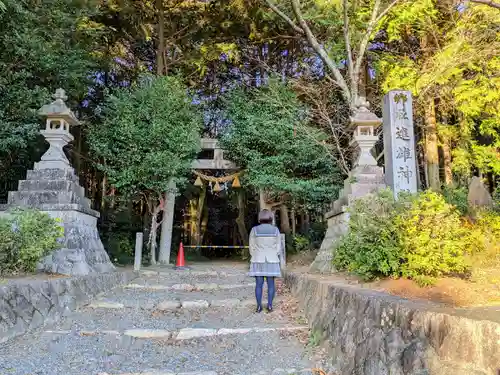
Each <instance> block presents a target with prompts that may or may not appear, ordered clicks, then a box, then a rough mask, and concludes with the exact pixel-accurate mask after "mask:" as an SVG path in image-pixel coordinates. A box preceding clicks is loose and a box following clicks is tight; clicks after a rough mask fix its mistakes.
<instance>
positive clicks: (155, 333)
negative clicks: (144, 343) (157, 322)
mask: <svg viewBox="0 0 500 375" xmlns="http://www.w3.org/2000/svg"><path fill="white" fill-rule="evenodd" d="M124 335H125V336H130V337H134V338H137V339H169V338H171V337H172V332H170V331H166V330H164V329H129V330H126V331H125V333H124Z"/></svg>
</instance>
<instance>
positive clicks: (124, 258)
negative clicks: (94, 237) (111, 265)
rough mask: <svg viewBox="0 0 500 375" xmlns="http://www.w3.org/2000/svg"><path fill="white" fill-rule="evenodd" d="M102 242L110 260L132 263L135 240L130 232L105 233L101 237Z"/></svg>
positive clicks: (118, 262) (119, 262)
mask: <svg viewBox="0 0 500 375" xmlns="http://www.w3.org/2000/svg"><path fill="white" fill-rule="evenodd" d="M103 243H104V245H105V248H106V251H107V252H108V254H109V257H110V259H111V261H113V262H115V263H117V264H133V263H134V247H135V242H134V240H133V239H132V235H131V234H130V233H123V232H110V233H107V234H106V235H105V237H103Z"/></svg>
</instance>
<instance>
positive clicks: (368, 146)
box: [351, 98, 382, 169]
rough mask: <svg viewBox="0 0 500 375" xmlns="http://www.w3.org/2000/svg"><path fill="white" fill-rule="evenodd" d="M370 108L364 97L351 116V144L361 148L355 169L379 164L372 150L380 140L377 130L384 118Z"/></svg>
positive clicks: (354, 164)
mask: <svg viewBox="0 0 500 375" xmlns="http://www.w3.org/2000/svg"><path fill="white" fill-rule="evenodd" d="M369 108H370V104H369V103H368V102H367V101H366V100H365V99H364V98H360V99H359V100H358V104H357V109H356V110H355V111H354V116H352V117H351V124H352V126H353V127H354V136H353V139H352V141H351V145H353V146H355V147H357V148H358V149H359V150H358V152H359V153H358V156H357V159H356V160H355V161H354V163H353V167H354V169H356V168H358V167H365V168H366V167H371V166H377V161H376V160H375V158H374V157H373V155H372V153H371V150H372V148H373V146H375V143H377V141H378V137H377V136H376V130H377V128H378V127H379V126H380V125H381V124H382V119H380V118H378V117H377V116H376V115H375V114H374V113H373V112H371V111H370V109H369Z"/></svg>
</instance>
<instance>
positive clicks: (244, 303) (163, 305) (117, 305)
mask: <svg viewBox="0 0 500 375" xmlns="http://www.w3.org/2000/svg"><path fill="white" fill-rule="evenodd" d="M266 298H267V296H266V295H265V294H264V296H263V301H264V302H265V301H266ZM281 301H282V299H281V298H279V297H276V298H275V299H274V307H277V306H278V304H279V303H280V302H281ZM255 305H256V302H255V299H254V298H251V299H239V298H230V299H211V300H206V299H205V300H204V299H201V300H183V301H182V300H179V299H168V300H163V301H159V302H158V303H156V304H145V305H143V306H141V308H142V309H143V310H153V311H177V310H179V309H184V310H202V309H208V308H213V309H235V308H240V309H241V308H249V307H254V306H255ZM87 307H88V308H90V309H111V310H122V309H127V308H137V307H138V306H137V304H136V303H121V302H115V301H109V300H98V301H94V302H92V303H90V304H89V305H87Z"/></svg>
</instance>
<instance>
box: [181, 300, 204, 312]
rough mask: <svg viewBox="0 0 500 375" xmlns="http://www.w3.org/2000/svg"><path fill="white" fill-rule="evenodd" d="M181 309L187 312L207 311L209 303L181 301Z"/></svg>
mask: <svg viewBox="0 0 500 375" xmlns="http://www.w3.org/2000/svg"><path fill="white" fill-rule="evenodd" d="M181 307H182V308H183V309H187V310H196V309H207V308H208V307H209V303H208V301H205V300H198V301H183V302H181Z"/></svg>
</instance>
